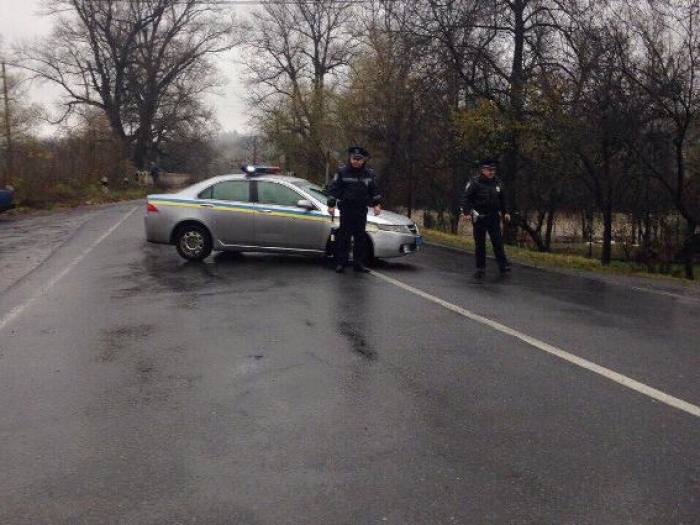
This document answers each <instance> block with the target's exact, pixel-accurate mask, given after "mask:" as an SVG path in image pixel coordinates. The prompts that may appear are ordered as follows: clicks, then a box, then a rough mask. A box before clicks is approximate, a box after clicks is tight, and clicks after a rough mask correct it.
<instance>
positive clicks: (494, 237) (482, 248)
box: [460, 158, 510, 277]
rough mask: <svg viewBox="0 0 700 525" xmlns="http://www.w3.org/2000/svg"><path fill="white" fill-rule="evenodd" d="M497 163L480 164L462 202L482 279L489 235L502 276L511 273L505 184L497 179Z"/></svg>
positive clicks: (477, 274) (486, 162)
mask: <svg viewBox="0 0 700 525" xmlns="http://www.w3.org/2000/svg"><path fill="white" fill-rule="evenodd" d="M497 165H498V161H497V160H496V159H491V158H489V159H485V160H483V161H482V162H481V163H480V173H479V174H478V175H477V176H476V177H474V178H473V179H472V180H471V181H469V183H468V184H467V186H466V187H465V188H464V193H463V194H462V199H461V201H460V212H461V214H462V215H463V216H465V217H466V218H467V219H468V220H471V221H472V223H473V230H474V245H475V257H476V276H477V277H482V276H483V275H484V271H485V268H486V233H487V232H488V234H489V237H490V239H491V244H492V246H493V254H494V255H495V256H496V262H497V263H498V267H499V269H500V270H501V273H506V272H509V271H510V265H509V264H508V259H507V258H506V253H505V250H504V249H503V239H502V237H501V213H503V219H504V220H505V221H506V222H509V221H510V215H509V214H507V213H505V196H504V193H503V184H502V183H501V181H500V180H499V179H498V177H496V167H497Z"/></svg>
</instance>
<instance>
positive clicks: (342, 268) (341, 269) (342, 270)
mask: <svg viewBox="0 0 700 525" xmlns="http://www.w3.org/2000/svg"><path fill="white" fill-rule="evenodd" d="M335 273H345V266H343V265H342V264H339V265H338V266H336V267H335Z"/></svg>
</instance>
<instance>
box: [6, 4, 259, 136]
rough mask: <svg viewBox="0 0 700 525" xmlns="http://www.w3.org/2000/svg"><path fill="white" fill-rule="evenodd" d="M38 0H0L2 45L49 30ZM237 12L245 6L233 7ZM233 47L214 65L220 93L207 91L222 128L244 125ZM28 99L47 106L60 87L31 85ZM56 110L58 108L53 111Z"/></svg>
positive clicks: (241, 88)
mask: <svg viewBox="0 0 700 525" xmlns="http://www.w3.org/2000/svg"><path fill="white" fill-rule="evenodd" d="M41 6H42V1H41V0H0V35H1V40H2V46H3V48H5V49H9V48H10V47H11V46H13V45H15V44H17V43H19V42H24V41H33V40H35V39H39V38H41V37H43V36H46V35H47V34H48V33H49V32H50V31H51V24H52V20H51V18H50V17H47V16H41ZM237 9H238V11H239V13H241V12H242V11H243V10H244V9H250V8H249V7H248V8H242V7H238V8H237ZM235 54H236V51H232V52H229V53H226V54H222V55H221V56H220V57H219V58H218V59H217V66H218V67H219V69H220V71H221V74H222V75H223V76H224V78H226V79H227V81H228V83H227V85H226V86H224V87H223V88H222V89H221V92H222V95H221V96H219V95H210V96H209V97H208V103H209V105H210V106H212V107H213V108H214V111H215V114H216V117H217V119H218V121H219V124H220V125H221V129H222V131H238V132H245V131H247V129H248V126H247V117H246V115H245V112H246V107H245V104H244V103H243V101H242V100H241V96H242V94H243V93H244V90H245V86H244V85H243V84H242V83H241V82H240V81H238V80H237V79H238V76H239V75H240V66H238V65H237V64H234V63H233V59H234V57H235ZM30 95H31V97H32V99H33V100H34V101H36V102H38V103H40V104H42V105H46V106H47V107H49V108H51V107H52V106H53V107H55V102H56V100H57V98H58V97H59V96H60V91H58V90H57V89H56V88H52V87H51V86H48V85H35V86H32V89H31V91H30ZM56 113H57V114H58V112H56Z"/></svg>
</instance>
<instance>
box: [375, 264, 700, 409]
mask: <svg viewBox="0 0 700 525" xmlns="http://www.w3.org/2000/svg"><path fill="white" fill-rule="evenodd" d="M371 273H372V275H374V276H375V277H377V278H379V279H382V280H383V281H386V282H388V283H390V284H393V285H394V286H397V287H399V288H402V289H403V290H406V291H408V292H410V293H412V294H414V295H417V296H419V297H422V298H423V299H426V300H428V301H430V302H432V303H435V304H437V305H440V306H442V307H443V308H446V309H447V310H450V311H452V312H454V313H456V314H459V315H461V316H462V317H466V318H467V319H471V320H472V321H475V322H477V323H480V324H484V325H486V326H489V327H491V328H493V329H494V330H496V331H498V332H501V333H503V334H506V335H509V336H511V337H514V338H516V339H519V340H520V341H522V342H524V343H526V344H528V345H530V346H532V347H534V348H537V349H538V350H541V351H543V352H546V353H548V354H550V355H553V356H555V357H558V358H560V359H563V360H564V361H567V362H569V363H571V364H573V365H576V366H578V367H581V368H583V369H585V370H588V371H589V372H593V373H594V374H597V375H599V376H602V377H604V378H606V379H609V380H610V381H614V382H615V383H618V384H620V385H622V386H624V387H626V388H629V389H630V390H634V391H635V392H637V393H640V394H643V395H645V396H647V397H650V398H652V399H655V400H656V401H660V402H661V403H664V404H666V405H668V406H671V407H673V408H677V409H679V410H682V411H683V412H686V413H688V414H690V415H692V416H695V417H698V418H700V407H699V406H696V405H693V404H692V403H689V402H687V401H683V400H682V399H679V398H677V397H674V396H672V395H670V394H667V393H665V392H662V391H661V390H657V389H656V388H653V387H651V386H649V385H646V384H644V383H642V382H640V381H637V380H636V379H632V378H631V377H627V376H625V375H623V374H620V373H619V372H615V371H614V370H611V369H609V368H606V367H604V366H601V365H598V364H596V363H594V362H592V361H588V360H587V359H583V358H582V357H578V356H576V355H574V354H571V353H569V352H567V351H566V350H562V349H561V348H557V347H556V346H553V345H550V344H549V343H545V342H544V341H540V340H539V339H536V338H534V337H532V336H529V335H527V334H524V333H522V332H519V331H518V330H515V329H513V328H509V327H508V326H506V325H503V324H501V323H499V322H497V321H493V320H491V319H488V318H487V317H483V316H481V315H479V314H475V313H474V312H471V311H469V310H466V309H465V308H462V307H460V306H457V305H455V304H452V303H450V302H448V301H445V300H444V299H440V298H439V297H435V296H434V295H431V294H429V293H427V292H424V291H423V290H419V289H418V288H414V287H413V286H410V285H408V284H405V283H403V282H401V281H398V280H396V279H394V278H392V277H389V276H387V275H384V274H382V273H380V272H377V271H376V270H372V271H371Z"/></svg>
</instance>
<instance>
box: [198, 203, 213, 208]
mask: <svg viewBox="0 0 700 525" xmlns="http://www.w3.org/2000/svg"><path fill="white" fill-rule="evenodd" d="M200 206H201V207H202V208H213V207H214V205H213V204H200Z"/></svg>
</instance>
